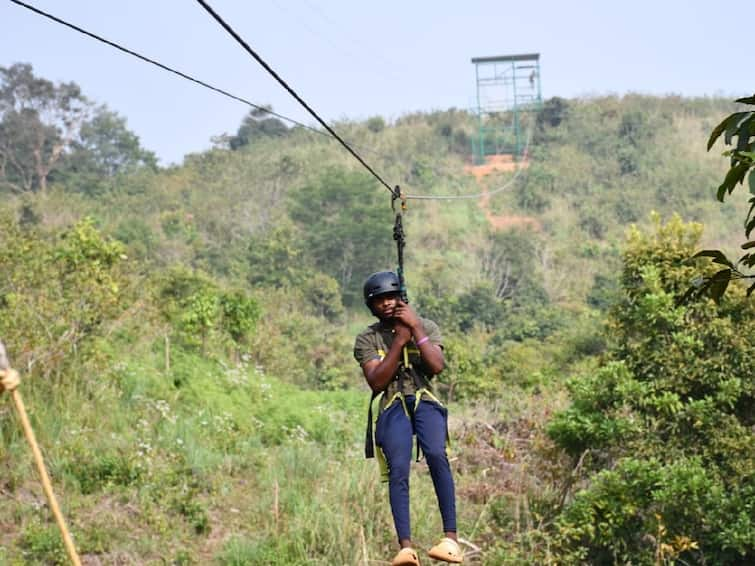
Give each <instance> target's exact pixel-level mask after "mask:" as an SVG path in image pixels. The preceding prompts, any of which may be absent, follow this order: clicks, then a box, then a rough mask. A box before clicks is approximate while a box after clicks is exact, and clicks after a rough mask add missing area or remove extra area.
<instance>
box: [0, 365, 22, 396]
mask: <svg viewBox="0 0 755 566" xmlns="http://www.w3.org/2000/svg"><path fill="white" fill-rule="evenodd" d="M20 383H21V378H20V377H19V376H18V372H17V371H16V370H14V369H12V368H8V369H5V370H0V393H1V392H3V391H13V390H14V389H15V388H16V387H18V385H19V384H20Z"/></svg>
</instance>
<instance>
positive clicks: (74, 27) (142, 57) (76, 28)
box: [10, 0, 389, 159]
mask: <svg viewBox="0 0 755 566" xmlns="http://www.w3.org/2000/svg"><path fill="white" fill-rule="evenodd" d="M10 1H11V2H13V3H14V4H16V5H18V6H21V7H22V8H26V9H27V10H29V11H31V12H34V13H36V14H38V15H40V16H43V17H45V18H47V19H49V20H52V21H53V22H55V23H58V24H61V25H63V26H66V27H68V28H70V29H72V30H74V31H77V32H79V33H81V34H83V35H86V36H88V37H90V38H92V39H95V40H97V41H99V42H101V43H104V44H105V45H108V46H110V47H113V48H115V49H117V50H118V51H121V52H123V53H126V54H127V55H131V56H133V57H136V58H137V59H140V60H142V61H144V62H146V63H149V64H151V65H154V66H156V67H158V68H159V69H162V70H164V71H168V72H169V73H173V74H174V75H178V76H179V77H181V78H182V79H186V80H188V81H191V82H193V83H196V84H198V85H199V86H202V87H205V88H207V89H209V90H212V91H214V92H217V93H219V94H222V95H223V96H226V97H228V98H230V99H232V100H236V101H238V102H241V103H242V104H245V105H247V106H250V107H251V108H254V109H256V110H259V111H261V112H264V113H266V114H268V115H270V116H275V117H276V118H280V119H281V120H285V121H286V122H289V123H290V124H294V125H296V126H300V127H302V128H304V129H306V130H308V131H310V132H312V133H315V134H318V135H320V136H323V137H325V138H327V139H328V140H331V141H338V140H336V139H335V138H333V136H332V135H330V134H329V133H328V132H324V131H322V130H318V129H317V128H313V127H312V126H308V125H307V124H304V123H302V122H299V121H298V120H294V119H293V118H289V117H288V116H284V115H283V114H279V113H278V112H275V111H273V110H270V109H269V108H265V107H264V106H260V105H259V104H255V103H254V102H251V101H249V100H247V99H245V98H242V97H240V96H237V95H235V94H233V93H231V92H228V91H226V90H223V89H222V88H218V87H215V86H213V85H211V84H209V83H207V82H205V81H203V80H201V79H197V78H195V77H192V76H191V75H188V74H186V73H183V72H181V71H178V70H176V69H173V68H172V67H169V66H168V65H164V64H163V63H160V62H159V61H156V60H153V59H150V58H149V57H147V56H146V55H142V54H141V53H138V52H137V51H134V50H132V49H129V48H127V47H124V46H122V45H119V44H118V43H115V42H114V41H110V40H109V39H106V38H104V37H102V36H99V35H97V34H96V33H93V32H91V31H87V30H85V29H84V28H82V27H80V26H77V25H76V24H72V23H70V22H67V21H65V20H63V19H61V18H58V17H57V16H54V15H52V14H49V13H47V12H45V11H44V10H40V9H39V8H36V7H35V6H32V5H30V4H27V3H25V2H21V1H19V0H10ZM349 143H351V142H349ZM351 146H352V147H356V148H359V149H360V150H362V151H366V152H368V153H372V154H374V155H377V156H379V157H382V158H383V159H389V157H388V156H386V155H383V154H381V153H380V152H379V151H377V150H374V149H372V148H369V147H365V146H360V145H357V144H354V143H351Z"/></svg>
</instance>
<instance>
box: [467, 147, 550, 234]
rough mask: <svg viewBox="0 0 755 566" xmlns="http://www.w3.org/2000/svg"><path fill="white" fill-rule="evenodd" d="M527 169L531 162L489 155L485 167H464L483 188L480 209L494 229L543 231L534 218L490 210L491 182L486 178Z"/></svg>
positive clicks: (509, 156) (505, 156)
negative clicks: (493, 174) (500, 173)
mask: <svg viewBox="0 0 755 566" xmlns="http://www.w3.org/2000/svg"><path fill="white" fill-rule="evenodd" d="M527 167H529V161H518V162H517V161H514V158H513V156H512V155H489V156H487V157H486V158H485V163H484V164H483V165H467V166H465V167H464V170H465V171H466V172H467V173H469V174H471V175H473V176H474V177H475V179H477V183H478V184H479V185H480V186H481V187H482V191H483V194H482V196H481V197H480V203H479V204H480V208H481V209H482V212H483V214H484V215H485V219H486V220H487V221H488V223H490V225H491V226H492V227H493V229H495V230H506V229H509V228H517V227H523V228H532V229H533V230H537V231H540V230H541V229H542V224H540V221H539V220H538V219H537V218H534V217H532V216H518V215H511V214H493V212H492V211H491V210H490V195H489V194H488V190H489V187H488V184H489V182H490V180H489V179H487V178H486V177H488V176H489V175H490V174H491V173H497V172H514V171H517V170H518V169H520V168H521V169H526V168H527Z"/></svg>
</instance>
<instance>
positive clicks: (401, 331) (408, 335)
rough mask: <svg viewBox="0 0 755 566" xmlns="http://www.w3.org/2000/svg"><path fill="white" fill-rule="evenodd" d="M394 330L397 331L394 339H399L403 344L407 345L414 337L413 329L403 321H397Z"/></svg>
mask: <svg viewBox="0 0 755 566" xmlns="http://www.w3.org/2000/svg"><path fill="white" fill-rule="evenodd" d="M393 331H394V332H395V334H394V337H393V339H394V340H396V341H398V343H399V344H400V345H401V346H406V344H407V343H408V342H409V340H411V339H412V331H411V329H410V328H409V327H408V326H407V325H406V324H404V323H403V322H400V321H396V324H395V326H394V327H393Z"/></svg>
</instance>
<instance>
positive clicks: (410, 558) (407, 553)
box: [391, 547, 419, 566]
mask: <svg viewBox="0 0 755 566" xmlns="http://www.w3.org/2000/svg"><path fill="white" fill-rule="evenodd" d="M391 566H419V556H417V553H416V552H415V550H414V549H413V548H411V547H406V548H402V549H401V550H399V551H398V554H397V555H396V556H394V557H393V562H391Z"/></svg>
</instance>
